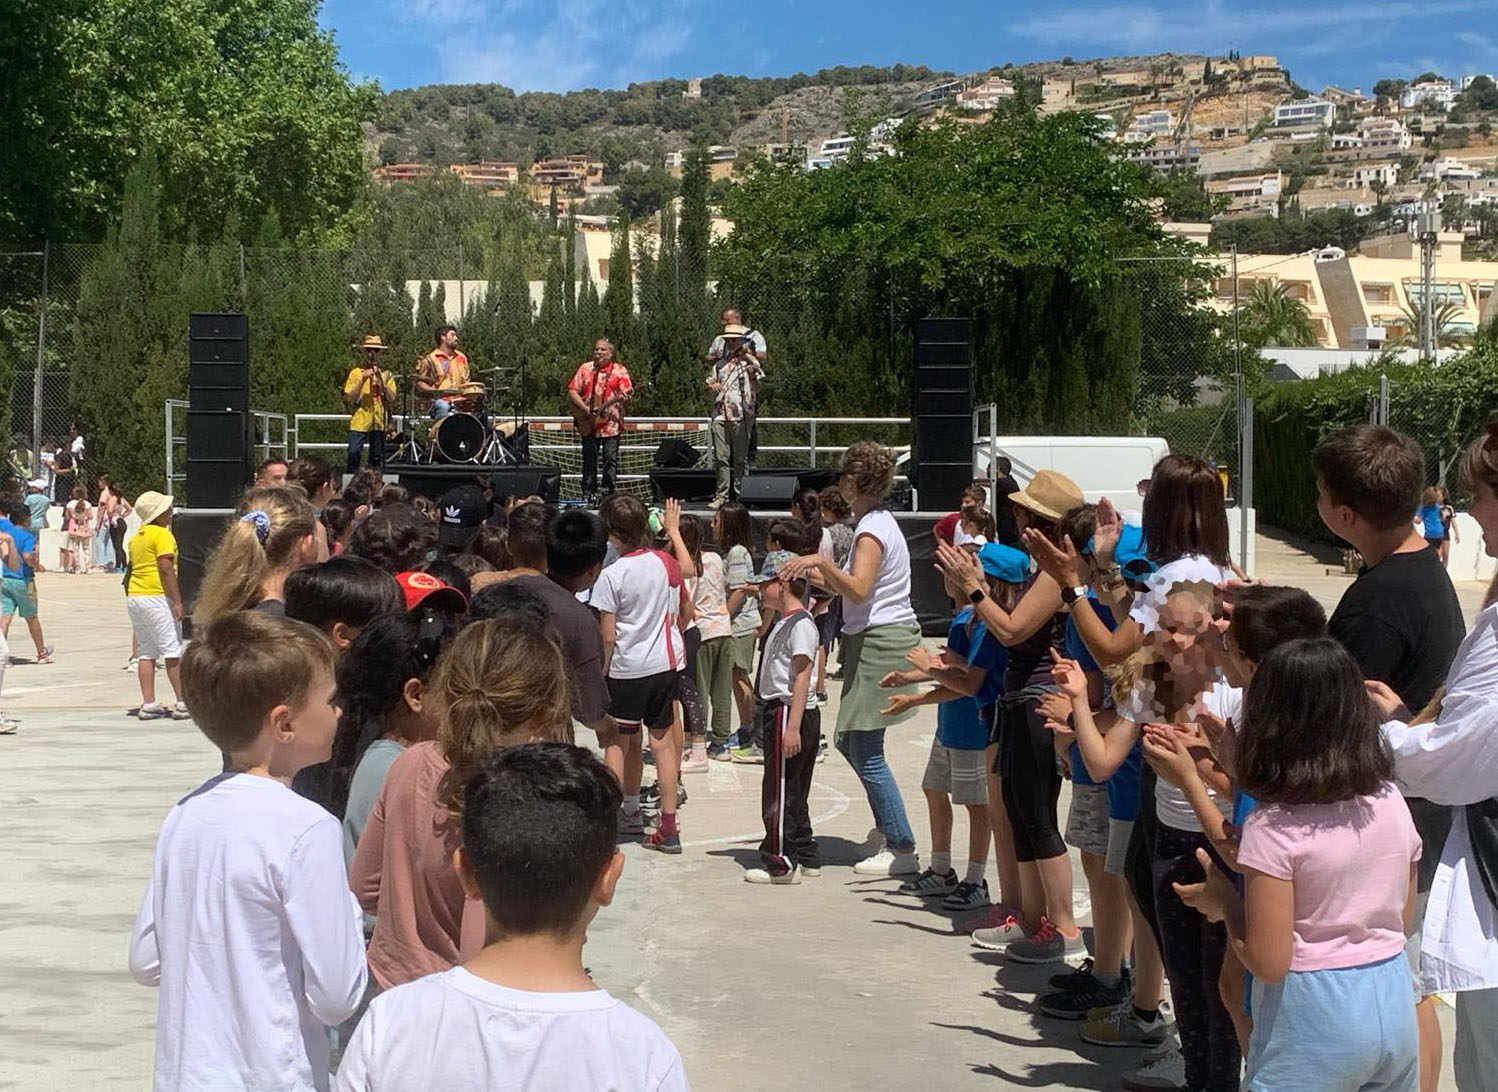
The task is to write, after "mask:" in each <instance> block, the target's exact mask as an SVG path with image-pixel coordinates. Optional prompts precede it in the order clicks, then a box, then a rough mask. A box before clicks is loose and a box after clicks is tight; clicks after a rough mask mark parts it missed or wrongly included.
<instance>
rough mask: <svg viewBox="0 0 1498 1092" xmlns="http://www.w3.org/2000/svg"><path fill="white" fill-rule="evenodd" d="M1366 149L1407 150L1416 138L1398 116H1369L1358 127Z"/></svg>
mask: <svg viewBox="0 0 1498 1092" xmlns="http://www.w3.org/2000/svg"><path fill="white" fill-rule="evenodd" d="M1358 135H1359V136H1360V137H1362V140H1363V148H1364V150H1365V151H1370V152H1373V151H1388V152H1394V153H1396V154H1397V153H1399V152H1403V151H1407V150H1408V149H1409V148H1410V147H1412V146H1413V145H1414V143H1415V138H1414V137H1413V136H1412V135H1411V134H1410V131H1409V130H1408V129H1407V128H1405V126H1404V123H1403V122H1401V121H1400V120H1399V119H1398V118H1368V119H1367V120H1366V121H1364V122H1363V124H1362V125H1361V126H1359V128H1358Z"/></svg>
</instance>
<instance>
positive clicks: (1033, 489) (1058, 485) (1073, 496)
mask: <svg viewBox="0 0 1498 1092" xmlns="http://www.w3.org/2000/svg"><path fill="white" fill-rule="evenodd" d="M1009 499H1010V500H1011V501H1013V502H1014V503H1015V504H1017V505H1019V506H1020V507H1021V508H1024V509H1025V510H1027V511H1030V512H1034V513H1035V514H1036V515H1037V516H1040V517H1041V518H1043V519H1048V520H1050V521H1051V522H1052V523H1055V522H1057V521H1059V520H1060V519H1061V517H1062V516H1064V515H1066V513H1068V512H1070V511H1071V510H1072V509H1073V508H1075V507H1076V506H1077V505H1079V504H1081V503H1083V497H1082V490H1080V489H1078V488H1077V483H1076V482H1074V481H1072V480H1071V479H1070V478H1068V477H1067V476H1066V475H1065V474H1062V473H1061V472H1060V471H1058V470H1037V471H1036V472H1035V476H1034V477H1033V478H1031V479H1030V481H1029V484H1028V485H1026V486H1025V487H1024V488H1023V489H1021V490H1020V491H1019V492H1018V493H1010V494H1009Z"/></svg>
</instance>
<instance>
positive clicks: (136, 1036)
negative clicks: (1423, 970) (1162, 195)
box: [0, 540, 1481, 1092]
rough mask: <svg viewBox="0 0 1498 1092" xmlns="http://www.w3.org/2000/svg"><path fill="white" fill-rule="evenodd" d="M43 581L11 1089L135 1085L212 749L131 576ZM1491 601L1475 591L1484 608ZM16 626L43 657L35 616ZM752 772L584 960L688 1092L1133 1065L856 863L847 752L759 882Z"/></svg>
mask: <svg viewBox="0 0 1498 1092" xmlns="http://www.w3.org/2000/svg"><path fill="white" fill-rule="evenodd" d="M1259 550H1260V553H1259V556H1260V559H1261V576H1263V577H1265V578H1270V579H1280V580H1286V581H1291V580H1293V581H1294V582H1296V583H1300V584H1302V585H1303V586H1306V587H1308V588H1310V589H1311V590H1312V591H1313V592H1314V593H1315V594H1317V595H1318V597H1320V598H1322V599H1323V600H1324V601H1326V602H1327V603H1328V604H1329V605H1330V604H1331V603H1332V602H1334V601H1335V599H1336V597H1337V596H1338V595H1339V594H1340V593H1341V590H1342V588H1343V587H1345V585H1346V583H1347V578H1346V577H1345V576H1332V577H1328V576H1325V575H1323V574H1322V573H1321V572H1320V568H1319V567H1318V566H1315V565H1312V564H1310V563H1308V562H1307V561H1306V560H1305V558H1304V557H1303V556H1300V555H1297V554H1295V553H1294V552H1292V551H1290V550H1287V549H1285V548H1282V547H1277V546H1275V545H1274V544H1273V543H1269V542H1267V541H1265V540H1261V542H1260V545H1259ZM44 556H50V554H48V555H44ZM40 590H41V598H42V603H43V613H44V620H45V623H46V626H47V639H48V641H49V642H50V643H52V644H55V645H56V646H57V649H58V652H57V662H56V663H55V664H52V665H49V666H37V665H31V664H21V665H18V666H15V667H12V668H11V669H10V671H9V672H8V673H7V674H6V677H5V686H4V694H3V698H4V708H5V709H6V710H8V711H11V712H13V713H16V714H19V715H20V716H21V717H23V718H24V720H23V724H22V726H21V731H20V733H19V734H18V735H16V736H13V737H8V738H0V832H3V833H0V838H3V842H4V846H5V852H4V860H5V861H6V863H7V865H8V867H7V868H6V870H5V878H6V881H7V882H6V883H5V886H4V889H3V893H0V951H3V952H4V953H5V956H6V958H5V959H4V960H3V961H0V1059H3V1062H0V1089H17V1090H21V1089H24V1090H26V1092H48V1090H52V1089H56V1090H58V1092H64V1090H66V1092H75V1090H78V1089H88V1090H90V1092H106V1090H116V1089H118V1090H126V1089H130V1090H134V1089H139V1088H142V1087H145V1086H146V1084H147V1082H148V1080H149V1075H150V1063H151V1048H152V1036H153V1029H154V1023H155V995H154V993H153V992H152V991H150V990H148V989H145V988H142V987H139V986H136V985H135V984H134V983H133V982H132V981H131V980H130V978H129V975H128V973H127V972H126V969H125V956H126V943H127V938H128V935H129V931H130V926H131V923H132V921H133V918H134V914H135V911H136V908H137V905H138V900H139V898H140V894H141V890H142V888H143V886H144V883H145V879H146V876H147V873H148V871H149V869H150V861H151V852H152V847H153V845H154V842H155V837H156V831H157V829H158V827H159V825H160V822H161V819H162V816H163V815H164V814H165V813H166V811H167V810H168V809H169V808H170V807H171V806H172V804H173V803H174V802H175V801H176V800H177V799H178V798H180V797H181V796H182V795H183V794H184V793H186V792H187V791H189V790H190V789H192V788H193V787H194V786H196V785H197V784H199V783H200V782H201V781H202V780H204V779H205V778H207V777H209V776H211V775H212V774H214V773H216V772H217V771H218V757H217V754H216V753H215V752H214V751H213V749H212V748H211V747H209V746H208V745H207V744H206V742H205V741H204V740H203V739H202V737H201V736H199V735H198V734H197V732H196V730H195V729H194V727H193V726H192V724H191V723H188V722H173V721H165V722H163V721H155V722H148V723H141V722H140V721H137V720H134V719H131V718H128V717H126V716H125V715H124V710H125V709H126V708H127V707H128V706H130V705H133V704H135V702H136V701H137V700H138V696H137V691H136V686H135V680H134V676H133V675H131V674H128V673H127V672H125V671H122V670H121V666H122V665H123V664H124V661H125V657H126V650H127V649H128V648H129V644H130V637H129V627H128V624H127V622H126V619H125V612H124V609H123V604H122V603H121V601H120V600H121V593H120V588H119V583H118V580H117V579H115V578H112V577H108V576H103V575H99V576H89V577H69V576H63V575H56V574H43V576H42V577H41V587H40ZM1480 596H1481V589H1480V588H1477V587H1474V586H1463V587H1462V597H1463V602H1464V604H1466V605H1467V607H1468V609H1469V612H1471V611H1475V608H1476V604H1477V602H1478V601H1479V599H1480ZM11 636H12V644H13V649H14V651H15V652H16V654H18V655H23V656H29V655H30V648H29V641H28V640H27V639H26V638H25V636H24V631H23V630H22V629H21V628H20V627H16V628H14V629H13V630H12V635H11ZM163 684H164V680H163ZM933 724H934V721H933V719H932V714H931V713H930V712H925V713H923V716H922V718H921V719H918V720H916V721H914V722H913V723H911V724H908V725H906V726H905V727H903V728H901V729H899V730H897V731H896V732H895V733H893V734H892V736H891V742H890V746H889V753H890V759H891V763H892V765H893V767H894V769H895V771H896V774H897V777H898V779H899V782H900V784H901V787H902V788H903V789H904V790H905V794H906V801H907V806H911V808H912V810H911V819H912V821H913V822H914V823H915V826H916V829H917V833H918V835H919V837H920V839H921V842H922V845H923V846H924V845H925V844H927V843H926V818H925V814H924V808H923V807H922V806H921V803H920V796H919V784H920V773H921V770H922V768H923V765H924V761H925V754H926V749H927V747H928V746H929V743H930V738H931V732H932V730H933ZM758 775H759V768H758V767H749V766H724V765H716V764H715V766H714V768H713V770H711V771H710V772H709V773H708V774H707V775H695V776H691V777H689V778H688V782H687V784H688V788H689V791H690V792H691V794H692V799H691V802H690V803H689V804H688V805H687V807H686V808H685V810H684V811H683V813H682V819H683V828H684V830H683V833H684V837H685V838H686V843H687V851H686V853H685V854H684V855H683V856H682V857H680V858H662V857H658V856H653V855H649V854H647V853H645V852H644V851H643V850H640V849H639V848H638V847H633V846H632V847H628V848H627V849H626V855H627V856H628V859H629V860H628V865H627V867H626V869H625V874H624V879H623V882H622V883H621V885H620V888H619V897H618V899H617V901H616V902H615V904H614V905H613V906H612V907H610V908H608V909H607V910H605V911H604V912H603V914H602V915H600V917H599V919H598V921H597V923H596V925H595V927H594V929H593V931H592V939H591V942H590V944H589V946H588V948H587V951H586V959H587V962H588V964H589V966H590V967H591V968H592V970H593V972H594V975H595V977H596V978H597V979H598V981H599V982H600V983H601V984H602V985H604V986H605V987H606V988H607V989H609V990H611V991H613V992H614V993H615V994H617V995H618V996H620V997H623V998H625V999H626V1000H627V1001H628V1002H629V1003H630V1004H632V1005H635V1006H636V1007H638V1008H640V1009H641V1010H643V1011H645V1012H647V1013H649V1014H650V1015H651V1016H653V1017H654V1018H655V1019H657V1020H658V1021H659V1022H660V1023H661V1025H662V1026H663V1027H664V1028H665V1030H666V1032H667V1033H668V1034H669V1035H670V1036H671V1037H672V1038H673V1039H674V1040H675V1042H676V1043H677V1045H678V1046H679V1047H680V1049H681V1052H682V1055H683V1057H684V1058H685V1061H686V1066H687V1072H688V1075H689V1077H690V1079H691V1081H692V1084H693V1087H695V1088H697V1089H702V1090H710V1092H717V1090H722V1092H727V1090H734V1092H758V1090H764V1092H770V1090H774V1092H782V1090H784V1089H804V1088H812V1087H816V1088H820V1089H825V1090H827V1092H838V1090H844V1089H846V1090H850V1092H851V1090H859V1092H864V1090H885V1089H890V1090H893V1089H900V1090H905V1089H912V1088H939V1089H943V1090H948V1089H950V1090H962V1089H975V1090H977V1089H983V1090H993V1089H1004V1088H1044V1087H1057V1088H1078V1089H1115V1088H1117V1087H1118V1080H1119V1077H1120V1075H1121V1074H1122V1073H1123V1072H1124V1071H1125V1070H1126V1069H1128V1068H1131V1067H1133V1066H1135V1065H1137V1064H1138V1063H1139V1061H1140V1058H1141V1055H1140V1053H1139V1052H1137V1051H1133V1050H1107V1049H1104V1048H1095V1047H1088V1046H1085V1045H1083V1044H1081V1043H1080V1041H1079V1040H1078V1038H1077V1034H1076V1026H1075V1025H1073V1024H1065V1023H1059V1022H1056V1021H1050V1020H1044V1019H1041V1018H1039V1017H1037V1016H1036V1015H1034V1014H1033V1013H1032V1010H1031V1003H1032V1002H1033V1000H1034V997H1035V995H1036V993H1037V992H1038V991H1039V990H1041V989H1042V988H1043V987H1044V983H1045V979H1046V977H1047V976H1048V975H1049V974H1051V973H1053V972H1054V971H1055V970H1056V968H1054V967H1051V968H1034V967H1022V966H1018V965H1013V964H1008V963H1006V962H1005V961H1004V960H1003V959H1002V957H999V956H995V955H993V954H991V953H983V952H980V951H978V950H977V949H974V948H972V947H971V946H970V945H969V944H968V942H967V940H966V939H965V938H962V937H959V936H955V935H953V932H952V922H951V920H950V918H949V917H948V916H947V915H944V914H941V913H937V912H933V911H932V909H931V908H930V907H928V906H924V905H922V904H920V903H918V902H916V901H915V900H912V899H907V898H902V897H900V896H898V895H896V894H894V887H895V886H896V885H895V883H894V882H893V881H887V880H886V881H878V880H861V879H859V878H856V877H854V875H853V874H852V872H851V870H850V869H849V868H848V867H847V866H848V865H850V864H851V863H852V862H853V861H854V860H856V859H857V858H858V857H859V856H860V855H861V852H860V844H861V843H862V841H863V839H864V837H865V835H866V833H867V831H868V827H869V812H868V807H867V805H866V803H865V802H864V799H863V796H862V792H861V790H860V789H859V787H858V784H857V781H856V779H855V778H854V777H853V775H852V773H851V771H850V770H849V769H848V767H847V766H846V764H845V763H843V762H842V760H841V759H840V758H838V757H837V756H836V755H835V754H834V755H833V756H832V757H830V758H829V759H828V760H827V761H826V762H825V763H823V764H822V765H820V766H819V767H818V769H817V778H816V784H815V789H814V792H813V798H812V804H813V809H812V810H813V814H814V816H815V817H816V820H817V822H816V826H817V830H818V833H819V834H820V836H821V839H822V846H823V850H824V853H825V854H826V858H827V863H828V866H829V867H828V868H827V869H826V871H825V872H824V874H823V876H822V877H821V878H820V879H817V880H809V881H807V882H806V883H804V884H802V885H801V886H799V887H792V888H763V887H753V886H750V885H748V884H745V883H743V882H742V881H741V879H740V867H741V866H742V865H743V864H745V863H746V862H748V861H750V860H751V859H752V857H753V856H754V844H755V842H757V840H758V838H759V836H760V835H759V831H758V829H757V828H758V825H759V820H758V799H759V796H758V792H759V790H758ZM963 836H964V833H963V831H962V828H961V826H960V824H959V828H958V838H959V845H960V844H961V841H960V840H961V838H962V837H963ZM960 859H961V858H960V857H959V860H960ZM1077 882H1078V885H1079V888H1080V887H1081V874H1080V870H1078V872H1077ZM1080 901H1081V905H1082V907H1084V908H1085V905H1086V904H1085V897H1084V898H1082V899H1081V900H1080ZM1449 1034H1450V1033H1449V1020H1448V1043H1449V1042H1450V1040H1449ZM1448 1069H1449V1065H1448ZM1443 1087H1450V1085H1449V1080H1448V1083H1447V1084H1445V1085H1443Z"/></svg>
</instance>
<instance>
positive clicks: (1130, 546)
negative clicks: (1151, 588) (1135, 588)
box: [1083, 523, 1155, 580]
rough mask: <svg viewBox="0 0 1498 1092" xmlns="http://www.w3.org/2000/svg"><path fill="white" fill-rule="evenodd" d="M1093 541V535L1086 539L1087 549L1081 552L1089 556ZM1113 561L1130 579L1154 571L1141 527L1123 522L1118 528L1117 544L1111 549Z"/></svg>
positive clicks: (1142, 577) (1136, 578)
mask: <svg viewBox="0 0 1498 1092" xmlns="http://www.w3.org/2000/svg"><path fill="white" fill-rule="evenodd" d="M1095 541H1096V537H1095V536H1094V537H1093V538H1089V539H1088V540H1087V549H1086V550H1084V551H1083V553H1085V554H1087V555H1088V556H1089V557H1091V556H1092V555H1093V553H1094V547H1093V543H1094V542H1095ZM1113 561H1114V563H1115V564H1116V565H1117V566H1118V567H1119V568H1120V569H1122V570H1123V574H1124V575H1125V576H1127V577H1129V578H1130V579H1132V580H1142V579H1144V578H1145V577H1146V576H1148V575H1149V574H1150V573H1152V572H1154V571H1155V563H1154V562H1153V561H1151V560H1150V559H1149V553H1148V551H1147V548H1146V547H1145V543H1144V528H1143V527H1136V526H1134V525H1133V524H1132V523H1125V524H1124V525H1123V526H1122V527H1121V528H1120V529H1119V533H1118V546H1117V548H1116V549H1114V551H1113Z"/></svg>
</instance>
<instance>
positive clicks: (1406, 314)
mask: <svg viewBox="0 0 1498 1092" xmlns="http://www.w3.org/2000/svg"><path fill="white" fill-rule="evenodd" d="M1400 311H1401V312H1403V313H1402V314H1401V316H1400V322H1399V333H1398V334H1397V335H1396V336H1395V337H1392V338H1390V339H1389V342H1388V344H1389V345H1390V346H1391V347H1395V348H1398V347H1408V348H1415V349H1417V348H1419V347H1420V331H1421V330H1422V329H1423V328H1424V322H1425V306H1424V304H1422V303H1421V302H1420V301H1419V300H1418V299H1414V298H1413V297H1412V298H1411V300H1410V302H1409V303H1406V304H1405V305H1404V306H1402V307H1401V308H1400ZM1461 314H1462V309H1461V308H1460V307H1459V306H1458V305H1456V304H1455V303H1452V302H1451V301H1450V300H1437V301H1435V307H1434V309H1433V310H1432V312H1431V331H1432V333H1433V334H1434V335H1435V341H1436V348H1437V349H1454V348H1458V347H1460V346H1464V345H1468V344H1470V343H1471V341H1472V335H1471V334H1470V333H1469V332H1468V331H1467V330H1466V329H1465V328H1463V327H1461V326H1459V325H1458V323H1459V322H1460V321H1461Z"/></svg>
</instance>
